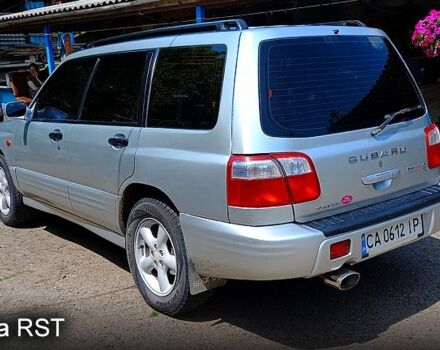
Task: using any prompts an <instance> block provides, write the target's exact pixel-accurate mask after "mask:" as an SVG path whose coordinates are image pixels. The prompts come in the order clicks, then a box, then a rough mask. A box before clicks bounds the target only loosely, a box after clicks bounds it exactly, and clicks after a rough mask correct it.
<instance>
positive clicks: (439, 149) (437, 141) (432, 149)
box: [425, 123, 440, 169]
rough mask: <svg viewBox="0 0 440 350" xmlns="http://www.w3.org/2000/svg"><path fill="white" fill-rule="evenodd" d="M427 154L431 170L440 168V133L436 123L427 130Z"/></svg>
mask: <svg viewBox="0 0 440 350" xmlns="http://www.w3.org/2000/svg"><path fill="white" fill-rule="evenodd" d="M425 140H426V153H427V155H428V167H429V168H430V169H432V168H436V167H438V166H440V131H439V129H438V127H437V125H436V124H435V123H433V124H431V125H429V126H428V127H426V128H425Z"/></svg>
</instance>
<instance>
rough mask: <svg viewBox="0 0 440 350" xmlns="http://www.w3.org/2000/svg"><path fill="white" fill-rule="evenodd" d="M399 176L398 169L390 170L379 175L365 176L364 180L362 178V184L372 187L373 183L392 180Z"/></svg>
mask: <svg viewBox="0 0 440 350" xmlns="http://www.w3.org/2000/svg"><path fill="white" fill-rule="evenodd" d="M399 176H400V169H392V170H388V171H383V172H381V173H377V174H373V175H369V176H365V177H364V178H362V183H363V184H364V185H374V184H375V183H378V182H383V181H386V180H392V179H395V178H396V177H399Z"/></svg>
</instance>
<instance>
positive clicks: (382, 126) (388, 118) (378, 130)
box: [371, 105, 424, 136]
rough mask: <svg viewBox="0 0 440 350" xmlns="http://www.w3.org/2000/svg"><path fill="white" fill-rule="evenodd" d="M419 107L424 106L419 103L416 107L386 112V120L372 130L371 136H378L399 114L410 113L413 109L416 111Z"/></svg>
mask: <svg viewBox="0 0 440 350" xmlns="http://www.w3.org/2000/svg"><path fill="white" fill-rule="evenodd" d="M418 109H424V108H423V106H422V105H417V106H414V107H408V108H404V109H401V110H400V111H397V112H394V113H390V114H386V115H385V116H384V119H385V121H384V122H383V123H382V124H380V125H379V126H378V127H377V128H376V129H374V130H373V131H372V132H371V136H376V135H378V134H380V133H381V132H382V131H383V130H384V129H385V128H386V127H387V125H388V124H389V123H391V122H392V121H393V120H394V118H396V117H397V116H399V115H402V114H406V113H409V112H412V111H416V110H418Z"/></svg>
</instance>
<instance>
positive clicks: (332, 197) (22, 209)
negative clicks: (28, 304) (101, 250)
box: [0, 20, 440, 315]
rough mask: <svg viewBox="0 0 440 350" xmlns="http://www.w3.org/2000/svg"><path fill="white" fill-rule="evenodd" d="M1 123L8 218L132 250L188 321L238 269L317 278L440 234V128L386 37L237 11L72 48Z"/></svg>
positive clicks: (147, 282)
mask: <svg viewBox="0 0 440 350" xmlns="http://www.w3.org/2000/svg"><path fill="white" fill-rule="evenodd" d="M5 109H6V110H5V114H6V119H7V121H5V122H3V123H1V125H0V151H1V156H0V218H1V220H2V221H3V222H4V223H5V224H6V225H10V226H20V225H22V224H24V223H25V222H26V221H27V220H30V219H31V218H32V215H33V214H34V213H35V210H34V209H37V210H41V211H44V212H48V213H52V214H55V215H58V216H61V217H63V218H66V219H68V220H70V221H73V222H75V223H77V224H79V225H82V226H84V227H86V228H87V229H89V230H90V231H92V232H94V233H96V234H97V235H99V236H101V237H103V238H105V239H107V240H109V241H111V242H113V243H115V244H117V245H119V246H121V247H123V248H125V249H126V251H127V257H128V262H129V266H130V269H131V272H132V274H133V277H134V280H135V282H136V284H137V286H138V287H139V290H140V292H141V294H142V296H143V297H144V298H145V300H146V301H147V303H148V304H149V305H150V306H151V307H153V308H154V309H156V310H158V311H160V312H162V313H165V314H168V315H177V314H180V313H183V312H185V311H188V310H190V309H192V308H194V307H196V306H198V305H200V304H201V303H203V302H204V301H205V300H206V299H207V297H208V296H209V294H210V290H211V289H213V288H215V287H218V286H221V285H223V284H224V283H225V282H226V280H227V279H240V280H278V279H290V278H299V277H307V278H308V277H314V276H321V277H323V278H324V281H325V282H326V283H327V284H328V285H331V286H333V287H336V288H338V289H340V290H347V289H350V288H352V287H354V286H355V285H356V284H357V282H358V281H359V277H360V276H359V274H358V273H357V272H355V271H353V270H351V269H350V266H352V265H355V264H357V263H359V262H362V261H364V260H367V259H370V258H371V257H374V256H377V255H379V254H382V253H384V252H387V251H390V250H393V249H395V248H397V247H400V246H402V245H405V244H409V243H413V242H415V241H417V240H419V239H421V238H423V237H427V236H429V235H431V234H432V233H434V232H436V231H438V230H440V218H439V217H440V204H439V200H440V186H439V180H440V132H439V129H438V127H437V126H436V124H434V123H432V122H431V119H430V117H429V114H428V111H427V107H426V104H425V102H424V100H423V98H422V96H421V94H420V91H419V89H418V87H417V86H416V84H415V82H414V79H413V78H412V76H411V74H410V72H409V71H408V68H407V66H406V65H405V63H404V61H403V60H402V58H401V56H400V55H399V53H398V52H397V50H396V48H395V47H394V46H393V44H392V43H391V42H390V40H389V39H388V37H387V36H386V34H384V33H383V32H382V31H380V30H378V29H372V28H367V27H365V26H364V25H363V24H362V23H360V22H354V21H351V22H350V21H349V22H338V23H325V24H320V25H305V26H276V27H261V28H248V27H247V25H246V23H245V22H243V21H242V20H228V21H218V22H210V23H203V24H191V25H185V26H179V27H171V28H161V29H156V30H151V31H146V32H139V33H134V34H129V35H126V36H120V37H114V38H110V39H106V40H102V41H99V42H95V43H92V44H90V45H89V48H87V49H85V50H82V51H80V52H77V53H75V54H73V55H71V56H69V57H68V58H67V59H66V60H65V61H64V62H63V63H62V64H61V65H60V66H59V67H58V68H57V69H56V71H55V72H54V73H53V75H52V76H51V77H50V78H49V79H48V80H47V81H46V83H45V84H44V85H43V87H42V88H41V90H40V91H39V93H38V94H37V96H36V97H35V99H34V100H33V102H32V104H31V105H30V106H29V107H28V106H26V105H24V104H23V103H21V102H13V103H10V104H8V105H7V106H6V108H5Z"/></svg>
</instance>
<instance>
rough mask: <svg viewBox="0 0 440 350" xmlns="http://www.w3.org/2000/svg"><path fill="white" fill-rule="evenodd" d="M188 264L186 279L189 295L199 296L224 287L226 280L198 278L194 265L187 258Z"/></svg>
mask: <svg viewBox="0 0 440 350" xmlns="http://www.w3.org/2000/svg"><path fill="white" fill-rule="evenodd" d="M188 262H189V266H188V278H189V283H190V293H191V295H196V294H200V293H203V292H206V291H208V290H210V289H214V288H217V287H221V286H224V285H225V284H226V280H225V279H222V278H218V277H207V276H200V275H199V274H198V273H197V271H196V269H195V268H194V265H193V263H192V261H191V259H190V258H189V257H188Z"/></svg>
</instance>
